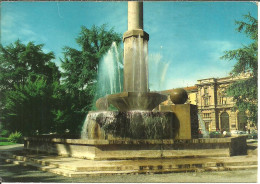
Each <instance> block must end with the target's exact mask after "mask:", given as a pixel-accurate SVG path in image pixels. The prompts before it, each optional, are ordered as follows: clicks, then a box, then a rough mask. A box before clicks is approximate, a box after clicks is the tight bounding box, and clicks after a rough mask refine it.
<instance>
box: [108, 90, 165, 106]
mask: <svg viewBox="0 0 260 184" xmlns="http://www.w3.org/2000/svg"><path fill="white" fill-rule="evenodd" d="M107 100H108V103H109V104H112V105H113V106H114V107H116V108H117V109H118V110H119V111H131V110H148V111H152V110H153V109H154V108H155V107H157V106H158V105H159V104H160V103H161V102H163V101H165V100H167V96H166V95H162V94H159V93H150V92H122V93H117V94H112V95H108V96H107Z"/></svg>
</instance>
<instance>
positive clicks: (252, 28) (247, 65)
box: [221, 14, 258, 124]
mask: <svg viewBox="0 0 260 184" xmlns="http://www.w3.org/2000/svg"><path fill="white" fill-rule="evenodd" d="M244 19H245V21H236V22H235V23H236V24H237V25H238V27H237V31H238V32H243V33H245V34H246V36H248V37H249V38H250V39H251V40H252V43H250V44H249V45H243V47H241V48H239V49H236V50H231V51H226V52H225V55H224V56H222V57H221V58H222V59H227V60H236V61H237V62H236V64H235V65H234V68H233V70H232V71H231V74H232V75H233V76H239V75H241V74H243V73H250V75H251V77H249V78H247V79H245V80H240V81H237V82H234V83H233V84H232V85H230V86H229V88H228V89H227V95H228V96H231V97H233V99H234V100H235V102H236V107H237V108H238V110H239V111H242V112H244V111H249V114H250V116H249V119H250V120H251V121H253V122H254V123H256V124H257V111H258V109H257V102H258V99H257V91H258V90H257V88H258V87H257V81H258V59H257V58H258V52H257V50H258V46H257V45H258V42H257V33H258V22H257V19H255V18H254V17H252V16H251V15H250V14H248V15H245V16H244Z"/></svg>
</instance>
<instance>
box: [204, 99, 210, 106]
mask: <svg viewBox="0 0 260 184" xmlns="http://www.w3.org/2000/svg"><path fill="white" fill-rule="evenodd" d="M208 105H209V98H204V106H208Z"/></svg>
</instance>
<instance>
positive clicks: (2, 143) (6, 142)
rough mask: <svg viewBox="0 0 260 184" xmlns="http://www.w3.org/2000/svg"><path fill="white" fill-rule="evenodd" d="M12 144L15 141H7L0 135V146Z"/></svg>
mask: <svg viewBox="0 0 260 184" xmlns="http://www.w3.org/2000/svg"><path fill="white" fill-rule="evenodd" d="M12 144H16V143H13V142H8V138H6V137H0V146H7V145H12Z"/></svg>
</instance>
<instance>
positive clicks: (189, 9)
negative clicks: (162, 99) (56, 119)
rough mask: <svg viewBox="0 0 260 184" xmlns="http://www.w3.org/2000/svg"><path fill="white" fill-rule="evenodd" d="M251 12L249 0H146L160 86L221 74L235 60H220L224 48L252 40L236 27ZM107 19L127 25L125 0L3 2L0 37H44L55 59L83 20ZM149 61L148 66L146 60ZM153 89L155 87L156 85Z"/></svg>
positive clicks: (189, 83)
mask: <svg viewBox="0 0 260 184" xmlns="http://www.w3.org/2000/svg"><path fill="white" fill-rule="evenodd" d="M248 12H250V13H251V15H253V16H254V17H255V18H257V5H256V4H255V3H252V2H144V30H145V31H146V32H148V33H149V35H150V40H149V46H148V47H149V55H150V58H157V59H158V60H160V62H162V63H166V64H168V70H167V73H166V76H165V83H164V84H163V85H162V86H160V88H161V89H157V90H164V89H172V88H176V87H186V86H192V85H194V84H196V81H197V80H198V79H203V78H210V77H224V76H227V75H228V74H229V72H230V71H231V69H232V66H233V65H234V63H235V61H231V62H229V61H225V60H220V59H219V57H220V56H222V55H223V52H224V51H225V50H231V49H237V48H239V47H241V45H242V44H248V43H250V40H249V39H248V38H247V37H245V35H244V34H241V33H238V32H236V30H235V28H236V25H235V23H234V22H235V20H243V15H245V14H247V13H248ZM102 24H107V25H108V27H109V28H110V27H114V30H115V31H116V32H118V33H120V34H123V33H124V32H125V31H126V30H127V2H2V3H1V42H2V44H3V45H8V44H10V43H12V42H14V41H15V40H17V39H18V38H19V39H20V40H21V41H22V42H23V43H27V42H29V41H34V42H35V43H36V44H40V43H43V44H45V46H44V51H46V52H49V51H53V52H54V53H55V56H56V59H55V62H56V63H57V64H58V65H59V64H60V62H59V57H62V48H63V47H64V46H70V47H74V48H77V44H76V42H75V38H76V37H77V35H78V33H79V32H80V29H81V26H82V25H84V26H86V27H88V28H90V27H91V26H92V25H97V26H100V25H102ZM150 67H152V66H150ZM155 90H156V89H155Z"/></svg>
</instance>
